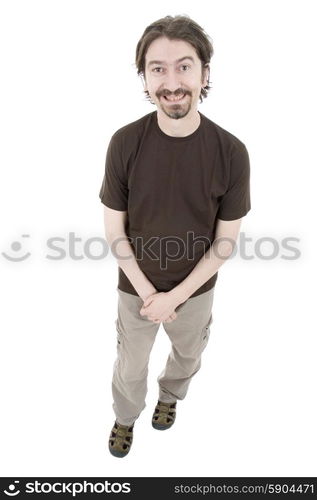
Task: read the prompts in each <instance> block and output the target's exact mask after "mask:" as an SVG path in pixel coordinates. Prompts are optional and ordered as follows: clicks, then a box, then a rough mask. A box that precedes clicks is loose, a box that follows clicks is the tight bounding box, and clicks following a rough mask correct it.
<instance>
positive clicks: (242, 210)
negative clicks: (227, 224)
mask: <svg viewBox="0 0 317 500" xmlns="http://www.w3.org/2000/svg"><path fill="white" fill-rule="evenodd" d="M250 209H251V200H250V159H249V154H248V151H247V148H246V147H245V145H244V144H241V145H240V146H239V147H238V149H235V151H234V152H233V153H232V156H231V161H230V180H229V187H228V189H227V191H226V192H225V194H224V195H223V196H221V198H220V202H219V208H218V212H217V218H219V219H222V220H235V219H240V218H241V217H244V216H245V215H246V214H247V213H248V212H249V210H250Z"/></svg>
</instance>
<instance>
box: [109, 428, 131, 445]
mask: <svg viewBox="0 0 317 500" xmlns="http://www.w3.org/2000/svg"><path fill="white" fill-rule="evenodd" d="M130 429H131V431H130ZM112 433H113V434H114V436H112ZM127 438H130V439H127ZM132 439H133V425H121V424H118V423H117V422H115V424H114V426H113V428H112V431H111V435H110V437H109V442H110V445H111V441H113V444H112V445H111V447H112V448H116V449H117V450H122V449H124V448H123V445H126V446H127V447H129V448H130V447H131V444H132ZM126 450H127V448H125V451H126Z"/></svg>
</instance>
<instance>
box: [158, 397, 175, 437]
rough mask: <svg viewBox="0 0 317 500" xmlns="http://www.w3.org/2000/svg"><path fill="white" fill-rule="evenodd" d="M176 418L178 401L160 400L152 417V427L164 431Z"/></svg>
mask: <svg viewBox="0 0 317 500" xmlns="http://www.w3.org/2000/svg"><path fill="white" fill-rule="evenodd" d="M175 418H176V402H175V403H163V402H162V401H160V400H159V401H158V402H157V405H156V407H155V410H154V413H153V417H152V427H154V429H158V430H159V431H164V430H165V429H169V428H170V427H172V425H173V423H174V422H175Z"/></svg>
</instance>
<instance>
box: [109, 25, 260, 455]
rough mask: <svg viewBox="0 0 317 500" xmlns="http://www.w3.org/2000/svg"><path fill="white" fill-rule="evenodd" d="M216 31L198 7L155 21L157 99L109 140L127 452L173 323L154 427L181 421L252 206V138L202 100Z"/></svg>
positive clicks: (151, 74)
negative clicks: (159, 340)
mask: <svg viewBox="0 0 317 500" xmlns="http://www.w3.org/2000/svg"><path fill="white" fill-rule="evenodd" d="M208 38H209V37H208V36H207V35H206V34H205V33H204V31H203V30H202V28H201V27H200V26H199V25H198V24H197V23H195V22H194V21H192V20H191V19H190V18H189V17H188V16H175V17H171V16H167V17H165V18H163V19H159V20H158V21H156V22H154V23H152V24H151V25H150V26H148V27H147V28H146V30H145V31H144V33H143V35H142V37H141V39H140V41H139V42H138V45H137V49H136V66H137V69H138V74H139V75H141V76H142V78H143V83H144V91H145V93H146V95H147V96H148V97H149V98H150V99H151V103H152V104H155V105H156V108H157V109H156V111H154V112H151V113H149V114H147V115H145V116H143V117H142V118H140V119H138V120H136V121H134V122H132V123H130V124H128V125H125V126H123V127H122V128H120V129H119V130H117V131H116V132H115V133H114V135H113V136H112V138H111V140H110V143H109V146H108V151H107V157H106V168H105V174H104V178H103V182H102V186H101V189H100V193H99V196H100V199H101V201H102V203H103V204H104V205H105V207H104V219H105V233H106V239H107V241H108V243H109V244H110V246H111V249H112V252H113V254H114V255H115V257H116V259H117V262H118V271H119V281H118V289H117V291H118V317H117V319H116V328H117V354H118V356H117V359H116V362H115V365H114V371H113V380H112V393H113V398H114V403H113V409H114V412H115V415H116V421H115V423H114V426H113V428H112V430H111V433H110V437H109V445H108V446H109V450H110V452H111V453H112V454H113V455H114V456H117V457H124V456H126V455H127V454H128V452H129V451H130V449H131V445H132V440H133V427H134V422H135V421H136V419H137V418H138V416H139V415H140V413H141V411H142V410H143V409H144V407H145V396H146V393H147V374H148V362H149V356H150V352H151V349H152V347H153V344H154V340H155V337H156V334H157V331H158V329H159V326H160V324H161V323H162V324H163V328H164V330H165V331H166V333H167V335H168V336H169V338H170V340H171V344H172V350H171V353H170V355H169V358H168V360H167V363H166V366H165V369H164V370H163V372H162V373H161V374H160V376H159V377H158V384H159V397H158V402H157V405H156V407H155V410H154V413H153V417H152V426H153V427H154V428H155V429H158V430H165V429H168V428H170V427H171V426H172V425H173V423H174V421H175V417H176V403H177V401H178V400H182V399H184V397H185V395H186V393H187V390H188V386H189V383H190V381H191V379H192V377H193V376H194V375H195V373H197V371H198V370H199V368H200V364H201V354H202V352H203V350H204V349H205V347H206V345H207V342H208V339H209V334H210V325H211V323H212V320H213V318H212V303H213V296H214V287H215V283H216V279H217V271H218V269H219V267H220V266H221V265H222V264H223V263H224V262H225V261H226V259H228V258H229V257H230V255H231V253H232V251H233V249H234V244H235V241H236V239H237V237H238V233H239V229H240V224H241V219H242V217H243V216H245V215H246V214H247V213H248V211H249V210H250V208H251V204H250V189H249V181H250V166H249V156H248V152H247V149H246V147H245V145H244V143H242V142H241V141H240V140H239V139H238V138H237V137H235V136H234V135H232V134H231V133H230V132H228V131H226V130H225V129H223V128H222V127H220V126H219V125H217V124H216V123H214V122H213V121H211V120H210V119H208V118H207V117H206V116H205V115H203V114H202V113H200V112H199V111H198V110H197V104H198V99H199V98H200V102H202V100H203V98H205V97H207V91H208V89H209V88H210V87H209V86H208V82H209V80H208V78H209V64H208V63H209V61H210V58H211V56H212V53H213V48H212V45H211V43H210V41H209V39H208Z"/></svg>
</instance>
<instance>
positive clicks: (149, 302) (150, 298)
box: [142, 295, 153, 309]
mask: <svg viewBox="0 0 317 500" xmlns="http://www.w3.org/2000/svg"><path fill="white" fill-rule="evenodd" d="M151 302H153V297H152V296H151V295H150V296H149V297H148V298H147V299H145V301H144V303H143V306H142V309H143V307H147V306H149V305H150V304H151Z"/></svg>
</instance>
